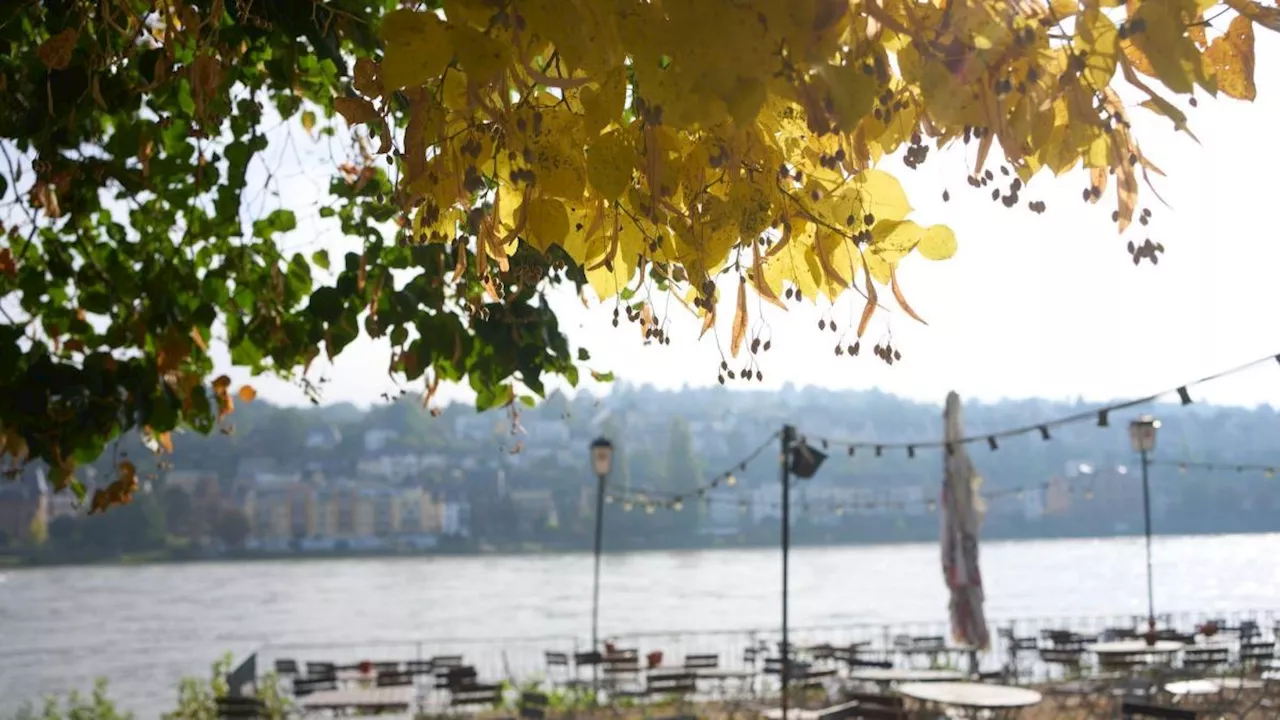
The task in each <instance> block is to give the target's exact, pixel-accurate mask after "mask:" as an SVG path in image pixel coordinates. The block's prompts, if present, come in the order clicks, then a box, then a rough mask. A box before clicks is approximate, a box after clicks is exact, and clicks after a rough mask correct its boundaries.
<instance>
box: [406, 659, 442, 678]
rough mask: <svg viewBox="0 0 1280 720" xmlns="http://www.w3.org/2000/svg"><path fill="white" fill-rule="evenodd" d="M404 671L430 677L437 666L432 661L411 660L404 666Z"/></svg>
mask: <svg viewBox="0 0 1280 720" xmlns="http://www.w3.org/2000/svg"><path fill="white" fill-rule="evenodd" d="M404 670H405V672H407V673H412V674H414V675H429V674H431V673H432V672H433V671H434V670H435V665H433V664H432V663H431V661H430V660H409V661H408V662H406V663H405V664H404Z"/></svg>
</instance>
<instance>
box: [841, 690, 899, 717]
mask: <svg viewBox="0 0 1280 720" xmlns="http://www.w3.org/2000/svg"><path fill="white" fill-rule="evenodd" d="M841 696H842V697H843V698H844V701H845V702H846V703H849V702H852V703H857V704H858V705H860V706H870V707H878V708H886V709H889V710H897V711H899V712H901V711H902V710H903V709H904V708H905V707H906V701H905V700H903V699H902V696H901V695H885V694H883V693H867V692H850V691H845V692H843V693H841Z"/></svg>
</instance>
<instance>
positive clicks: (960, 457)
mask: <svg viewBox="0 0 1280 720" xmlns="http://www.w3.org/2000/svg"><path fill="white" fill-rule="evenodd" d="M942 418H943V423H944V425H945V428H946V430H945V438H946V440H945V442H946V443H947V444H946V451H945V452H944V453H943V461H942V462H943V479H942V513H941V517H942V573H943V576H944V577H945V578H946V581H947V589H948V590H950V592H951V637H952V639H953V640H954V641H955V642H956V643H958V644H960V645H962V646H964V647H967V648H970V649H972V650H986V649H987V647H988V646H989V645H990V640H991V637H990V634H989V633H988V631H987V619H986V617H985V616H984V615H983V611H982V604H983V594H982V573H981V572H980V571H979V570H978V531H979V530H980V529H981V527H982V518H983V515H984V514H985V512H986V507H985V504H984V503H983V502H982V498H981V497H979V496H978V489H979V487H980V486H981V484H982V479H981V478H980V477H978V473H977V472H976V471H975V470H974V468H973V462H972V461H971V460H970V459H969V453H968V451H967V449H966V448H965V445H964V443H962V442H960V440H961V438H963V437H964V430H963V426H962V423H961V418H960V396H959V395H957V394H956V393H954V392H951V393H948V394H947V406H946V410H945V411H944V412H943V416H942Z"/></svg>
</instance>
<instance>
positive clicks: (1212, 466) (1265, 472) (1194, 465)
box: [1151, 460, 1280, 478]
mask: <svg viewBox="0 0 1280 720" xmlns="http://www.w3.org/2000/svg"><path fill="white" fill-rule="evenodd" d="M1151 464H1152V465H1160V466H1165V467H1177V468H1178V472H1180V473H1183V474H1185V473H1186V472H1187V470H1191V469H1194V470H1208V471H1209V472H1229V471H1230V472H1236V473H1244V472H1260V473H1262V476H1263V477H1266V478H1274V477H1275V476H1276V471H1277V470H1280V465H1251V464H1248V463H1244V464H1241V463H1222V462H1201V461H1197V460H1152V461H1151Z"/></svg>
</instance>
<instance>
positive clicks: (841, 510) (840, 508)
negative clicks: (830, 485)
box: [836, 505, 844, 515]
mask: <svg viewBox="0 0 1280 720" xmlns="http://www.w3.org/2000/svg"><path fill="white" fill-rule="evenodd" d="M836 514H837V515H843V514H844V506H843V505H837V506H836Z"/></svg>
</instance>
